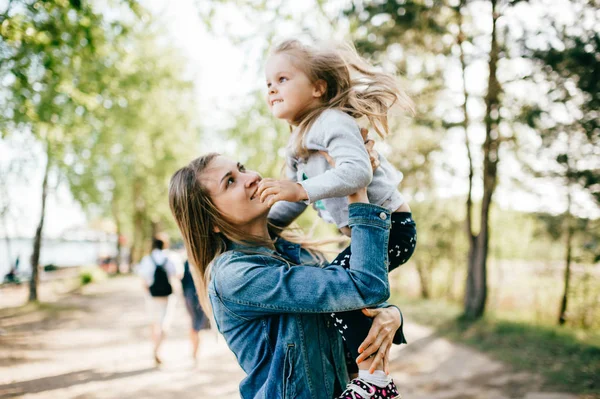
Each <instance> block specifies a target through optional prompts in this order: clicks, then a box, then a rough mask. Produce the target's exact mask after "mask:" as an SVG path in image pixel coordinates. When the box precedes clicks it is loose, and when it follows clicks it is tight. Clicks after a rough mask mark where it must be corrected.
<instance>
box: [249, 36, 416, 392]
mask: <svg viewBox="0 0 600 399" xmlns="http://www.w3.org/2000/svg"><path fill="white" fill-rule="evenodd" d="M265 70H266V78H267V88H268V104H269V108H270V110H271V112H272V113H273V115H274V116H275V117H276V118H278V119H283V120H286V121H287V122H288V123H289V124H290V126H291V128H292V132H291V135H290V140H289V144H288V148H287V158H286V164H287V167H286V174H287V178H288V179H289V180H273V179H263V180H262V181H261V184H260V187H259V189H258V191H257V195H260V199H261V201H263V202H264V201H267V202H268V204H269V205H272V208H271V211H270V212H269V219H270V221H271V222H272V223H273V224H275V225H276V226H278V227H285V226H287V225H289V224H290V223H291V222H292V221H293V220H294V219H296V218H297V217H298V216H299V215H300V214H301V213H302V212H303V211H304V210H305V209H306V206H307V204H312V205H313V206H314V207H315V209H317V211H318V212H319V216H320V217H321V218H323V219H324V220H326V221H328V222H332V223H335V224H336V225H337V227H338V228H339V229H340V230H341V231H342V232H344V233H346V234H348V235H349V229H348V203H347V199H346V196H347V195H349V194H352V193H354V192H356V191H357V190H358V189H360V188H363V187H367V192H368V196H369V200H370V202H371V203H372V204H376V205H379V206H382V207H383V208H387V209H389V210H390V211H392V212H393V213H392V229H391V232H390V236H389V245H388V249H389V251H388V256H389V261H388V269H389V271H391V270H393V269H395V268H396V267H398V266H400V265H402V264H403V263H405V262H406V261H408V259H409V258H410V257H411V255H412V254H413V252H414V249H415V245H416V240H417V233H416V225H415V222H414V221H413V219H412V217H411V213H410V208H409V206H408V204H406V202H405V201H404V198H403V197H402V195H401V194H400V193H399V192H398V190H397V186H398V184H399V183H400V181H401V179H402V174H401V173H400V172H398V171H397V170H395V169H394V168H393V167H392V166H391V165H390V163H389V162H388V161H387V160H386V159H385V158H384V157H383V156H381V155H380V156H379V161H380V166H379V167H377V168H376V169H375V170H372V167H371V163H370V160H369V155H368V153H367V150H366V148H365V143H364V140H363V138H362V136H361V132H360V127H359V125H358V124H357V122H356V119H357V118H360V117H366V118H367V119H368V120H369V122H370V124H371V125H372V126H373V127H374V128H375V130H376V131H377V133H379V134H380V135H381V136H382V137H385V136H386V134H387V130H388V123H387V115H388V111H389V110H390V108H391V107H392V105H400V106H401V107H403V108H405V109H409V110H411V109H412V108H411V102H410V100H409V99H408V98H407V96H406V95H405V94H404V93H403V92H402V91H401V90H400V89H399V87H398V86H397V83H396V79H395V78H394V77H393V76H392V75H389V74H385V73H382V72H379V71H376V70H375V69H374V68H373V67H372V66H371V65H369V64H367V63H366V61H364V60H363V59H362V58H361V57H360V56H358V54H357V53H356V51H355V50H354V49H353V48H351V47H344V48H335V49H333V48H329V49H328V48H324V49H318V48H314V47H309V46H306V45H303V44H302V43H300V42H299V41H297V40H287V41H284V42H283V43H281V44H280V45H279V46H277V47H276V48H275V50H274V51H273V53H272V54H271V56H270V57H269V59H268V61H267V64H266V68H265ZM323 152H326V153H327V157H326V156H324V155H323ZM327 158H329V162H332V163H334V166H332V165H330V164H329V163H328V159H327ZM381 217H382V219H384V218H386V217H387V215H386V214H385V213H383V212H382V213H381ZM350 256H351V253H350V247H348V248H347V249H346V250H345V251H344V252H343V253H342V254H340V255H339V256H338V257H337V258H336V259H335V260H334V261H333V262H332V263H333V264H341V265H343V266H345V265H348V259H349V258H350ZM331 317H332V322H333V324H334V326H335V327H336V328H337V329H338V330H339V332H340V333H341V334H342V338H343V340H344V341H345V344H346V346H347V349H348V350H349V351H350V354H351V355H352V356H353V359H355V358H356V357H357V356H358V353H359V345H360V344H361V343H362V342H363V340H364V339H365V338H366V336H367V333H368V331H369V328H370V326H371V319H370V318H369V317H367V316H365V315H364V314H363V313H362V312H361V311H360V310H355V311H349V312H343V313H337V314H331ZM395 343H406V341H405V340H404V336H403V334H402V333H401V334H399V339H398V342H395ZM361 349H364V348H361ZM361 352H362V350H361ZM371 361H372V359H367V360H366V361H364V362H362V363H361V364H359V375H358V378H355V379H354V380H352V381H351V383H350V384H349V385H348V388H347V389H346V391H345V392H344V393H343V394H342V396H340V398H352V397H358V396H356V394H359V395H362V397H364V398H368V397H385V398H394V397H399V396H398V393H397V390H396V387H395V384H394V383H393V381H392V380H391V378H390V377H389V376H388V375H387V374H386V373H385V372H384V371H383V370H381V369H378V370H376V371H375V372H374V373H370V372H369V367H370V363H371ZM352 363H354V362H352ZM365 394H368V395H365Z"/></svg>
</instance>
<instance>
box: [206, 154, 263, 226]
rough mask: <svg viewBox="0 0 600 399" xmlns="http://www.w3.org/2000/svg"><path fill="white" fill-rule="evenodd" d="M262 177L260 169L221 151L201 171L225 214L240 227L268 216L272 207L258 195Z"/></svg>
mask: <svg viewBox="0 0 600 399" xmlns="http://www.w3.org/2000/svg"><path fill="white" fill-rule="evenodd" d="M261 179H262V178H261V177H260V175H259V174H258V173H257V172H254V171H249V170H246V169H245V168H244V165H242V164H240V163H239V162H234V161H232V160H230V159H228V158H225V157H223V156H220V155H219V156H217V157H216V158H215V159H213V160H212V161H211V162H210V163H209V164H208V166H207V167H206V169H204V171H203V172H202V174H201V175H200V182H201V183H202V185H203V186H204V187H206V189H207V190H208V192H209V193H210V197H211V199H212V202H213V203H214V204H215V206H216V207H217V209H218V210H219V212H220V213H221V215H223V217H225V218H226V219H227V220H228V221H229V222H230V223H232V224H234V225H236V226H238V227H240V228H243V227H244V226H245V225H249V224H252V223H253V222H256V221H257V220H262V219H265V220H266V216H267V214H268V212H269V208H268V207H267V205H266V202H265V203H262V202H260V197H258V196H256V190H257V189H258V182H259V181H260V180H261Z"/></svg>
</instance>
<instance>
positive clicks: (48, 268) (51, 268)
mask: <svg viewBox="0 0 600 399" xmlns="http://www.w3.org/2000/svg"><path fill="white" fill-rule="evenodd" d="M55 270H58V266H56V265H53V264H52V263H50V264H48V265H46V266H44V271H45V272H53V271H55Z"/></svg>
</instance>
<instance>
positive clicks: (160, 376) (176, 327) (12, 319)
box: [0, 277, 576, 399]
mask: <svg viewBox="0 0 600 399" xmlns="http://www.w3.org/2000/svg"><path fill="white" fill-rule="evenodd" d="M1 303H2V301H1V298H0V304H1ZM0 315H1V316H0V398H15V397H22V398H32V399H33V398H35V399H40V398H52V399H56V398H60V399H67V398H69V399H84V398H111V399H112V398H136V399H137V398H150V399H151V398H161V399H164V398H177V399H188V398H190V399H191V398H194V399H198V398H224V399H226V398H238V397H239V395H238V393H237V386H238V382H239V380H240V379H241V378H242V377H243V372H242V371H241V369H240V368H239V366H238V365H237V363H236V361H235V358H234V357H233V355H232V354H231V353H230V352H229V350H228V348H227V347H226V345H225V343H224V341H223V339H222V338H221V337H220V336H218V335H216V334H215V333H213V332H210V331H205V332H203V334H202V347H201V353H202V360H201V361H199V362H198V364H196V365H194V364H193V363H192V362H191V360H190V359H189V346H188V341H187V331H188V318H187V314H186V313H185V309H184V307H183V304H182V303H181V301H180V302H179V304H178V307H177V312H176V315H175V322H174V323H173V326H172V333H171V335H170V336H169V339H168V340H167V342H166V343H165V345H164V347H163V350H164V356H163V360H164V365H163V366H162V367H160V368H155V367H154V364H153V362H152V360H151V348H150V344H149V330H148V328H147V326H146V324H145V319H144V317H145V313H144V301H143V293H142V290H141V286H140V282H139V281H138V280H137V279H136V278H134V277H123V278H117V279H111V280H108V281H105V282H102V283H97V284H93V285H90V286H88V287H86V288H85V289H83V290H82V292H81V293H79V294H70V295H67V296H65V297H63V298H60V299H59V300H58V301H57V302H55V303H53V304H52V305H51V306H50V309H48V310H45V311H43V312H41V311H35V312H29V313H23V312H19V313H17V312H11V311H10V310H7V309H5V310H3V311H2V313H0ZM406 333H407V336H408V337H409V338H410V340H411V344H410V345H408V346H403V347H402V348H398V349H397V350H395V351H394V352H393V355H392V357H393V362H392V364H393V367H392V373H393V375H394V377H395V379H396V381H397V384H398V386H399V387H401V392H402V393H403V396H404V398H405V399H406V398H411V399H424V398H432V399H433V398H436V399H437V398H439V399H442V398H443V399H475V398H481V399H505V398H524V399H542V398H544V399H574V398H576V396H573V395H567V394H559V393H536V392H537V391H538V388H539V386H540V385H541V379H540V377H538V376H535V375H531V374H524V373H519V374H516V373H513V372H511V371H510V370H509V369H508V368H507V367H506V366H504V365H503V364H501V363H499V362H496V361H493V360H491V359H489V358H488V357H486V356H485V355H482V354H481V353H478V352H476V351H473V350H471V349H468V348H466V347H463V346H459V345H456V344H453V343H451V342H449V341H447V340H445V339H441V338H437V337H436V336H435V334H433V332H432V331H431V330H430V329H428V328H425V327H422V326H418V325H413V324H408V325H407V327H406Z"/></svg>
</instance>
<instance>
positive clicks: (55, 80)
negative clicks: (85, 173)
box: [0, 0, 137, 301]
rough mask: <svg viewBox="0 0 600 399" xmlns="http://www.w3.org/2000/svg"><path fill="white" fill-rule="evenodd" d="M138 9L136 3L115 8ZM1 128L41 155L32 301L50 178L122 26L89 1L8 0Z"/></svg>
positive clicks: (75, 139) (1, 19) (1, 47)
mask: <svg viewBox="0 0 600 399" xmlns="http://www.w3.org/2000/svg"><path fill="white" fill-rule="evenodd" d="M121 6H122V7H124V8H125V9H127V10H133V9H136V7H137V5H136V3H135V2H133V1H122V2H119V3H118V4H117V7H121ZM0 24H1V28H0V29H1V33H2V38H3V40H2V41H1V42H0V60H1V63H0V79H2V80H3V82H6V83H7V84H6V86H4V88H3V90H2V92H1V94H2V95H1V96H0V98H1V100H0V102H1V105H2V109H3V112H2V113H1V114H0V128H1V129H2V130H1V134H2V136H4V135H7V134H12V133H18V132H19V131H24V130H28V131H30V132H31V133H33V135H34V136H35V137H36V138H37V140H38V141H39V142H40V143H41V144H42V147H43V148H44V151H45V153H46V164H45V168H44V174H43V175H44V178H43V180H42V197H41V201H40V202H41V206H42V207H41V212H40V220H39V223H38V226H37V228H36V232H35V238H34V248H33V255H32V258H31V270H32V278H31V283H30V296H29V300H30V301H37V299H38V294H37V285H38V273H39V269H38V264H39V256H40V250H41V243H42V237H43V228H44V219H45V212H46V207H45V205H46V197H47V194H48V178H49V176H50V174H51V173H52V171H57V172H58V170H59V168H58V165H57V162H58V160H62V159H64V157H65V156H66V155H67V154H68V152H70V151H72V152H75V153H77V152H82V151H83V148H82V147H81V146H79V144H80V143H85V142H86V138H84V137H81V136H80V135H79V134H81V133H82V132H84V131H85V129H81V126H82V124H81V123H82V118H81V117H80V116H81V113H82V110H84V109H86V108H89V107H90V106H91V105H92V104H94V103H95V102H98V99H99V98H101V97H97V95H98V94H99V93H97V91H94V90H93V86H94V85H95V81H94V80H93V79H91V80H88V79H83V77H86V78H87V77H89V71H90V70H93V69H94V67H96V66H98V65H104V61H105V60H104V59H102V58H101V57H100V56H99V54H98V53H97V52H96V49H97V48H98V47H101V46H103V45H104V44H105V43H106V42H107V40H110V38H111V37H114V36H118V35H119V34H121V33H123V32H125V27H124V26H123V25H122V24H120V23H118V22H115V21H109V20H107V19H105V18H104V16H103V15H102V14H101V13H99V12H97V11H96V10H95V9H94V7H93V6H92V5H91V4H89V3H81V2H75V1H72V2H70V3H69V2H66V1H58V0H56V1H41V0H39V1H37V0H30V1H26V0H12V1H9V2H8V5H7V9H6V10H5V11H4V12H3V13H2V14H1V15H0Z"/></svg>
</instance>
